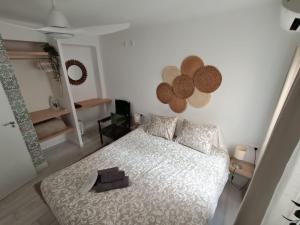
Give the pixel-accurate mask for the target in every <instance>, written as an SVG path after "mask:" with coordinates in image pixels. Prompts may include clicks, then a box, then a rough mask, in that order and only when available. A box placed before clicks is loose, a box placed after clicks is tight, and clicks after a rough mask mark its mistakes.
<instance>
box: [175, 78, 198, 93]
mask: <svg viewBox="0 0 300 225" xmlns="http://www.w3.org/2000/svg"><path fill="white" fill-rule="evenodd" d="M194 90H195V86H194V82H193V79H191V78H190V77H188V76H185V75H180V76H178V77H176V78H175V80H174V81H173V91H174V94H175V95H176V96H177V97H178V98H188V97H190V96H192V94H193V93H194Z"/></svg>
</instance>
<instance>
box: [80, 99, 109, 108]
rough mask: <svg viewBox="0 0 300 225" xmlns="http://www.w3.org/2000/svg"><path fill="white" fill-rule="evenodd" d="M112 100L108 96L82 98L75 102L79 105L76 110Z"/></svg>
mask: <svg viewBox="0 0 300 225" xmlns="http://www.w3.org/2000/svg"><path fill="white" fill-rule="evenodd" d="M111 102H112V100H111V99H108V98H92V99H87V100H83V101H80V102H76V103H78V104H80V105H81V107H80V108H77V109H76V110H83V109H88V108H92V107H95V106H98V105H103V104H109V103H111Z"/></svg>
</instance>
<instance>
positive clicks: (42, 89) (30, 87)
mask: <svg viewBox="0 0 300 225" xmlns="http://www.w3.org/2000/svg"><path fill="white" fill-rule="evenodd" d="M11 63H12V65H13V68H14V70H15V74H16V77H17V80H18V83H19V85H20V89H21V92H22V95H23V97H24V101H25V103H26V107H27V109H28V111H29V112H33V111H37V110H42V109H47V108H49V96H54V95H53V90H52V86H51V82H55V81H54V79H53V74H49V73H45V72H44V71H42V70H40V69H39V68H38V66H37V60H11Z"/></svg>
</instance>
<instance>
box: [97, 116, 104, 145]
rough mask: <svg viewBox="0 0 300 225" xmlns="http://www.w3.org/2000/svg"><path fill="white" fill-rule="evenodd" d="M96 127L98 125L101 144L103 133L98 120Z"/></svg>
mask: <svg viewBox="0 0 300 225" xmlns="http://www.w3.org/2000/svg"><path fill="white" fill-rule="evenodd" d="M98 127H99V134H100V141H101V145H103V135H102V130H101V123H100V121H98Z"/></svg>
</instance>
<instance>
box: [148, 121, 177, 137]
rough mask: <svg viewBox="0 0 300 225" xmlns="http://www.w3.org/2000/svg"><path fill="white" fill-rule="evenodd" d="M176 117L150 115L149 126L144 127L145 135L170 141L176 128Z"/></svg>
mask: <svg viewBox="0 0 300 225" xmlns="http://www.w3.org/2000/svg"><path fill="white" fill-rule="evenodd" d="M176 122H177V117H166V116H157V115H152V116H151V120H150V124H149V125H148V126H147V127H146V131H147V133H149V134H151V135H154V136H158V137H162V138H165V139H167V140H172V139H173V136H174V132H175V128H176Z"/></svg>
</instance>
